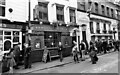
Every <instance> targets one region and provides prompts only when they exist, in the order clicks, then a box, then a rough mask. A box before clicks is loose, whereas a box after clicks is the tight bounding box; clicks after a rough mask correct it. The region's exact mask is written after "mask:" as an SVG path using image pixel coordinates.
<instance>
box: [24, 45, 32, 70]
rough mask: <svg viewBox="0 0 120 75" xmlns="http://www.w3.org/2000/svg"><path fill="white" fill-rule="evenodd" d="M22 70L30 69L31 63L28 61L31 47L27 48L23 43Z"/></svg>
mask: <svg viewBox="0 0 120 75" xmlns="http://www.w3.org/2000/svg"><path fill="white" fill-rule="evenodd" d="M24 54H25V55H24V68H25V69H26V68H31V61H30V57H31V47H30V46H28V44H27V43H25V53H24Z"/></svg>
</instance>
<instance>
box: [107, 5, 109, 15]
mask: <svg viewBox="0 0 120 75" xmlns="http://www.w3.org/2000/svg"><path fill="white" fill-rule="evenodd" d="M109 15H110V14H109V7H107V16H109Z"/></svg>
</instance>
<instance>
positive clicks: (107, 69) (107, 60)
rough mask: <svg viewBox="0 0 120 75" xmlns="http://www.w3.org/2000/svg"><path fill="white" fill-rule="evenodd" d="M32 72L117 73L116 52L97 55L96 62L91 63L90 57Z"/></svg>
mask: <svg viewBox="0 0 120 75" xmlns="http://www.w3.org/2000/svg"><path fill="white" fill-rule="evenodd" d="M32 73H118V52H113V53H109V54H105V55H102V56H99V61H98V62H97V64H91V62H90V59H87V60H86V61H84V62H80V63H77V64H75V63H70V64H67V65H62V66H58V67H54V68H50V69H46V70H39V71H34V72H32Z"/></svg>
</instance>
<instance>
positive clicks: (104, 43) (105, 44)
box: [102, 39, 108, 54]
mask: <svg viewBox="0 0 120 75" xmlns="http://www.w3.org/2000/svg"><path fill="white" fill-rule="evenodd" d="M107 46H108V44H107V41H106V40H105V39H104V41H103V43H102V47H103V51H104V54H106V53H107Z"/></svg>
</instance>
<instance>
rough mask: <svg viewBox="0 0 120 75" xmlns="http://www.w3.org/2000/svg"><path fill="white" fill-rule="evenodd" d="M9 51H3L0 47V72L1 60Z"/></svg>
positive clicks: (0, 70)
mask: <svg viewBox="0 0 120 75" xmlns="http://www.w3.org/2000/svg"><path fill="white" fill-rule="evenodd" d="M7 53H9V51H3V50H2V48H0V73H2V72H3V70H2V67H3V60H4V59H5V56H6V55H7Z"/></svg>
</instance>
